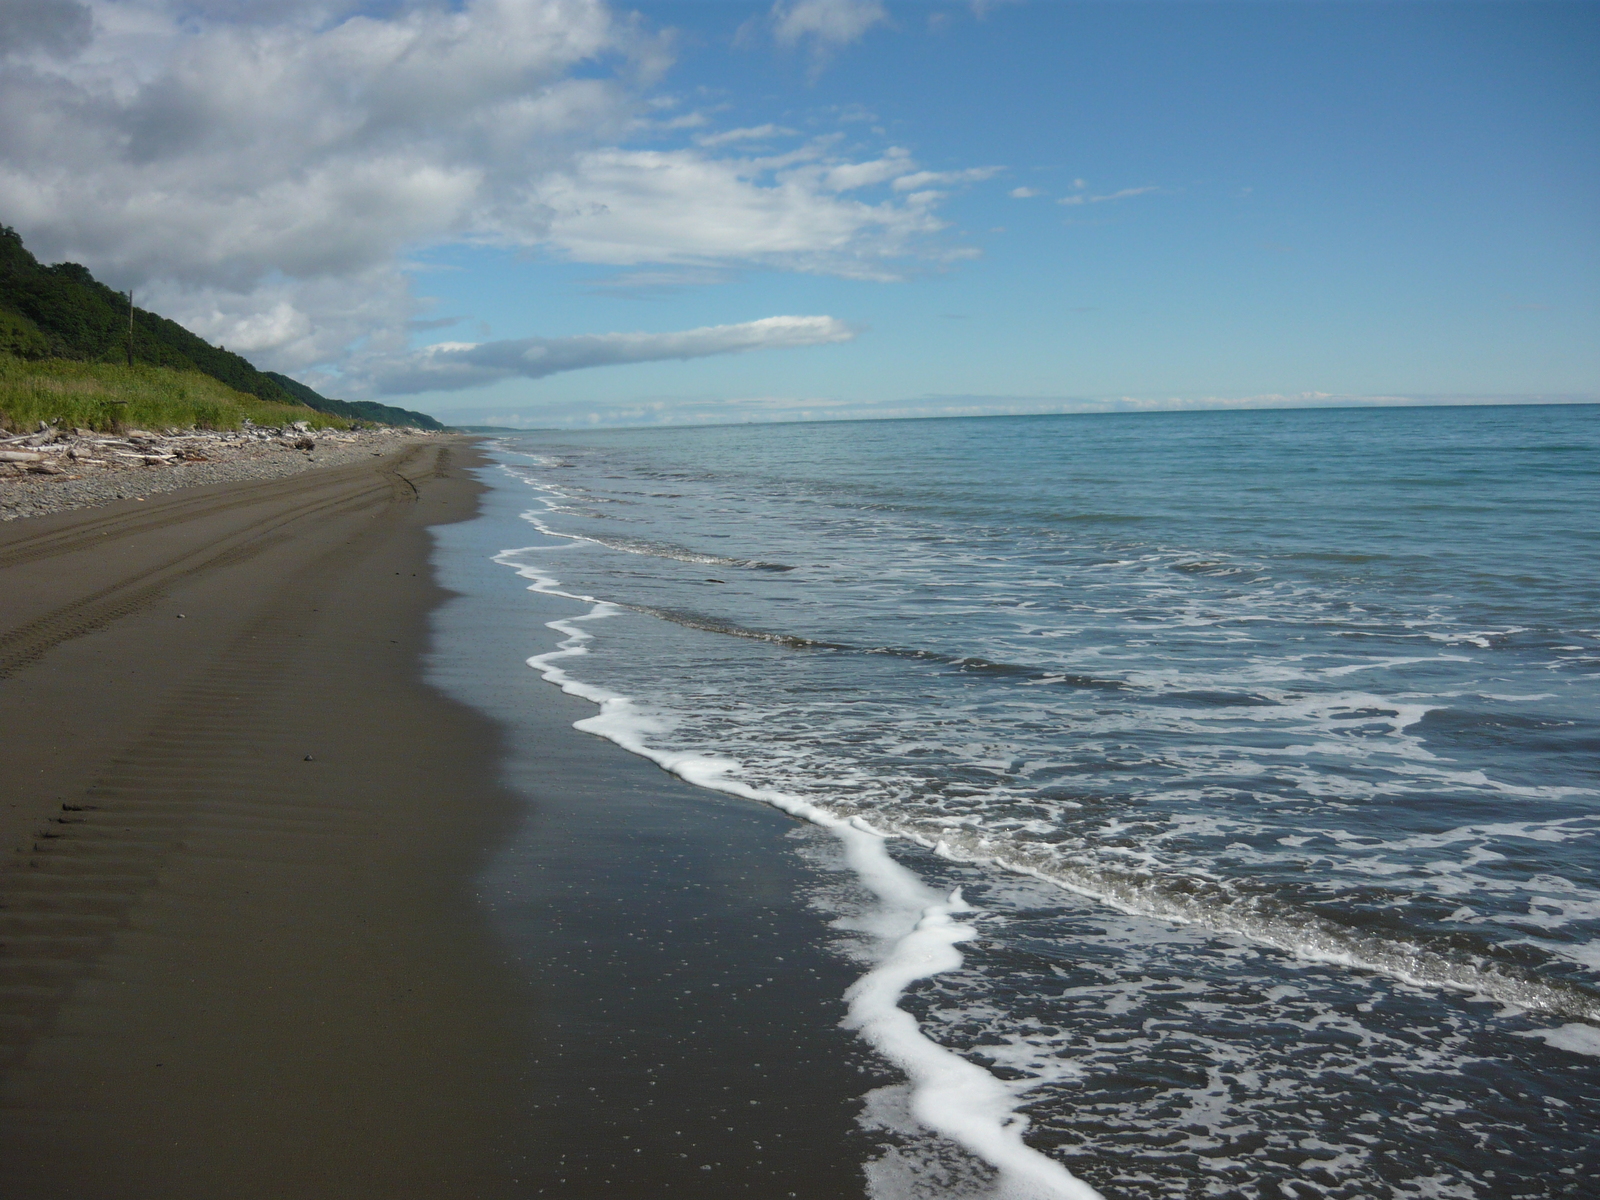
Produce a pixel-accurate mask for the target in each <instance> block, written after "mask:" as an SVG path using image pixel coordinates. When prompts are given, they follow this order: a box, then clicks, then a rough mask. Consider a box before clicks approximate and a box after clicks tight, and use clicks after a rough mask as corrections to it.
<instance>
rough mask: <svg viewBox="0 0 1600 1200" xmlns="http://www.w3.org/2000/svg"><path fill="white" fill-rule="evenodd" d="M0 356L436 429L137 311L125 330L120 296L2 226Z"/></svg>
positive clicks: (426, 420)
mask: <svg viewBox="0 0 1600 1200" xmlns="http://www.w3.org/2000/svg"><path fill="white" fill-rule="evenodd" d="M130 343H131V344H130ZM0 353H6V354H10V355H12V356H14V357H16V358H22V359H30V360H38V359H51V358H56V359H67V360H72V361H76V362H91V363H92V362H112V363H127V362H130V361H131V362H133V363H137V364H145V365H148V366H159V367H171V368H174V369H176V370H179V371H199V372H200V373H201V374H204V375H209V376H211V378H213V379H217V380H220V381H221V382H222V383H225V384H227V385H228V386H229V387H231V388H233V389H234V390H235V391H239V392H244V393H246V394H247V395H251V396H255V397H257V398H258V399H261V400H265V401H268V402H270V403H274V404H295V405H305V406H306V407H308V408H313V409H316V410H317V411H319V412H326V413H334V414H337V415H339V416H345V417H352V418H357V419H360V420H365V421H372V422H376V423H378V424H383V425H416V426H418V427H420V428H424V429H440V428H443V427H442V426H441V425H440V424H439V422H438V421H435V420H434V419H433V418H432V417H430V416H428V415H426V414H425V413H419V412H412V411H410V410H408V409H403V408H396V407H394V406H392V405H388V404H378V403H375V402H372V401H355V402H347V401H343V400H330V399H328V398H327V397H326V396H322V395H319V394H318V393H317V392H315V391H314V390H312V389H311V388H309V387H306V385H305V384H303V383H298V382H296V381H295V380H293V379H290V378H289V377H288V376H286V375H277V374H274V373H271V372H267V371H259V370H257V369H256V368H255V367H254V366H253V365H252V364H251V363H250V362H249V361H248V360H247V359H245V358H243V357H241V356H240V355H238V354H234V353H232V352H231V351H229V350H225V349H223V348H221V347H219V346H213V345H212V344H211V343H210V342H208V341H206V340H205V339H204V338H202V337H199V336H198V335H196V334H193V333H191V332H189V330H187V329H185V328H184V327H183V326H182V325H179V324H178V323H177V322H176V321H169V320H168V319H167V318H166V317H163V316H161V315H159V314H158V313H153V312H149V311H147V310H146V309H142V308H139V307H137V306H135V307H134V309H133V321H132V329H131V331H130V328H129V320H128V297H127V296H126V295H124V294H123V293H120V292H116V291H113V290H112V289H111V288H109V287H107V286H106V285H105V284H103V283H101V282H100V281H99V280H97V279H96V278H95V277H94V276H93V275H91V274H90V273H89V270H88V268H87V267H84V266H81V265H80V264H78V263H72V262H64V263H56V264H54V265H52V266H46V265H44V264H43V263H41V262H39V260H38V259H36V258H35V257H34V256H33V254H32V253H31V252H30V251H29V250H28V248H27V247H26V246H24V245H23V244H22V238H21V237H20V236H19V235H18V234H17V232H16V230H14V229H12V228H10V227H9V226H4V225H0Z"/></svg>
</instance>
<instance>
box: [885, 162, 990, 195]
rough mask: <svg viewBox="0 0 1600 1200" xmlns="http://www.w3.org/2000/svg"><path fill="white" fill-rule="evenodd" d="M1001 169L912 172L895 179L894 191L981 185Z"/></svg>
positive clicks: (974, 168) (979, 168)
mask: <svg viewBox="0 0 1600 1200" xmlns="http://www.w3.org/2000/svg"><path fill="white" fill-rule="evenodd" d="M1002 169H1003V168H1001V167H968V168H967V169H966V170H964V171H913V172H912V173H911V174H909V175H902V176H900V178H898V179H896V180H895V181H894V190H895V191H897V192H914V191H917V190H919V189H924V188H927V187H930V186H932V185H934V184H939V185H940V186H947V185H949V184H953V183H981V182H982V181H983V180H985V179H993V178H994V177H995V176H996V175H998V174H999V173H1000V172H1001V170H1002Z"/></svg>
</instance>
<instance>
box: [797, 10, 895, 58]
mask: <svg viewBox="0 0 1600 1200" xmlns="http://www.w3.org/2000/svg"><path fill="white" fill-rule="evenodd" d="M888 20H889V14H888V12H887V11H886V10H885V9H884V7H883V5H882V4H880V3H878V0H798V2H797V3H795V4H784V3H783V0H779V2H778V3H777V4H774V5H773V6H772V26H773V30H772V32H773V37H775V38H776V39H777V41H778V42H779V44H780V45H786V46H793V45H797V44H798V43H800V42H801V41H803V40H805V39H807V38H811V39H813V40H814V42H815V44H817V45H818V46H819V47H821V46H826V47H828V48H837V47H840V46H848V45H849V44H850V43H851V42H854V41H856V40H858V39H859V38H861V37H862V35H864V34H865V33H866V32H867V30H869V29H871V28H872V27H873V26H874V25H879V24H883V23H885V22H887V21H888Z"/></svg>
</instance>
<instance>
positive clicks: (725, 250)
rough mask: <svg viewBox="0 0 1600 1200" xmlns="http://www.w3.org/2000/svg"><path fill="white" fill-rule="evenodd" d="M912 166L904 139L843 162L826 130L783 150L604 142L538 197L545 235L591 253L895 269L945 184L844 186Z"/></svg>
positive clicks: (925, 226) (938, 225)
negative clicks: (897, 190)
mask: <svg viewBox="0 0 1600 1200" xmlns="http://www.w3.org/2000/svg"><path fill="white" fill-rule="evenodd" d="M914 166H915V163H914V162H913V161H912V160H911V158H910V156H909V154H908V153H907V152H906V151H905V150H902V149H899V148H891V149H890V150H889V151H888V152H887V153H886V154H885V155H884V156H883V157H881V158H878V159H872V160H868V161H865V162H837V161H834V160H832V159H831V158H829V157H828V155H827V153H826V147H825V145H824V144H823V143H820V142H819V143H813V144H812V145H810V146H809V147H807V148H805V149H803V150H801V151H797V152H795V153H793V154H788V155H782V156H777V157H774V158H734V157H728V158H713V157H709V156H707V155H705V154H703V153H701V152H699V151H693V150H620V149H605V150H595V151H590V152H588V153H586V154H583V155H580V156H578V157H577V159H576V160H575V161H574V162H573V163H572V165H571V166H570V167H568V168H566V169H563V170H558V171H553V172H551V173H550V174H549V175H548V176H547V177H546V178H545V179H543V180H541V181H540V182H539V183H538V184H537V185H536V186H535V187H534V188H533V189H532V190H531V192H530V199H531V202H532V203H533V204H535V205H537V206H538V208H539V209H540V211H541V212H542V213H543V214H544V218H545V221H546V227H545V230H544V237H543V240H544V242H545V243H546V244H547V245H549V246H550V247H552V248H553V249H555V250H556V251H558V252H559V253H561V254H563V255H565V256H566V257H568V258H571V259H574V260H577V261H581V262H591V263H608V264H612V265H615V266H636V265H639V264H641V263H667V264H676V265H684V266H708V267H711V266H733V265H738V264H751V265H760V266H771V267H780V268H785V269H789V270H797V271H809V272H828V273H831V274H837V275H844V276H849V277H855V278H862V279H892V278H897V277H898V274H899V272H898V270H897V269H896V267H895V266H894V263H893V260H895V259H897V258H899V257H901V256H903V255H906V254H907V253H909V252H910V250H911V247H912V244H913V243H914V242H915V241H916V240H917V239H918V238H919V237H923V236H926V235H929V234H933V233H936V232H937V231H938V230H941V229H943V228H944V227H945V223H944V222H943V221H942V220H940V219H939V218H938V217H937V216H936V215H935V214H934V212H933V211H932V205H933V203H934V202H935V201H937V200H938V199H939V195H938V194H937V193H927V192H924V193H912V194H910V195H904V196H900V197H898V198H895V197H889V198H885V199H882V200H879V201H878V202H876V203H873V202H870V201H867V200H863V199H859V198H855V197H851V196H847V195H845V193H848V192H855V191H859V190H861V189H863V188H867V187H872V186H875V185H878V184H883V183H888V182H890V181H892V180H895V179H898V178H900V177H903V176H905V175H907V174H908V173H909V172H910V169H911V168H913V167H914Z"/></svg>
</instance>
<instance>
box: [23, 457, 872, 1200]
mask: <svg viewBox="0 0 1600 1200" xmlns="http://www.w3.org/2000/svg"><path fill="white" fill-rule="evenodd" d="M475 460H476V454H475V452H474V451H473V449H472V446H471V443H470V442H468V441H465V440H461V441H455V442H441V441H433V442H430V443H426V444H423V445H419V446H416V447H413V448H412V449H410V450H408V451H405V452H402V453H400V454H397V455H393V456H390V457H387V458H383V459H378V458H374V459H372V461H371V462H370V463H365V464H359V465H355V466H349V467H330V468H327V469H324V470H318V471H313V472H308V473H306V474H304V475H300V476H296V477H294V478H292V479H284V480H275V481H271V482H267V483H253V484H230V485H222V486H217V487H207V488H196V489H189V490H186V491H182V492H176V493H172V494H170V495H166V496H161V497H152V498H150V499H148V500H146V501H142V502H139V501H128V502H125V503H122V504H118V505H112V506H108V507H105V508H100V509H93V510H84V511H76V512H70V513H60V514H56V515H53V516H48V517H42V518H37V519H32V520H27V521H18V522H13V523H11V524H9V525H7V526H5V527H3V528H0V597H3V601H0V729H3V730H4V731H5V733H4V745H5V749H4V753H3V756H0V780H3V789H0V852H3V854H4V859H3V860H0V955H3V956H0V1163H4V1176H5V1181H6V1185H7V1187H6V1190H7V1193H8V1194H15V1195H19V1196H28V1197H30V1198H37V1200H57V1198H61V1200H65V1198H67V1197H72V1198H74V1200H101V1198H105V1200H111V1198H113V1197H115V1198H117V1200H143V1198H146V1197H149V1198H155V1197H175V1196H182V1197H197V1198H201V1197H228V1198H230V1200H232V1198H240V1200H246V1198H248V1200H254V1198H256V1197H261V1198H263V1200H265V1198H267V1197H273V1198H283V1197H295V1198H297V1200H298V1198H319V1197H330V1198H331V1197H346V1198H357V1197H411V1196H416V1197H429V1198H441V1200H447V1198H450V1197H500V1196H538V1195H544V1196H568V1197H590V1196H595V1197H598V1196H607V1197H611V1196H655V1195H723V1194H732V1195H754V1196H776V1197H785V1196H797V1197H805V1198H815V1200H824V1198H832V1197H853V1196H860V1195H861V1194H862V1178H861V1162H862V1160H863V1158H864V1157H865V1156H866V1155H867V1154H868V1152H869V1150H870V1147H868V1146H867V1145H866V1141H865V1138H864V1135H862V1134H860V1133H859V1132H858V1131H857V1130H856V1127H855V1115H856V1113H857V1112H858V1111H859V1108H860V1097H861V1095H862V1093H863V1092H864V1091H866V1090H867V1089H868V1088H869V1087H871V1086H873V1085H874V1084H875V1083H878V1082H884V1081H885V1080H884V1079H883V1077H882V1076H881V1074H880V1073H879V1069H878V1068H877V1067H875V1066H874V1065H873V1063H872V1062H871V1061H870V1060H869V1059H868V1058H867V1056H865V1055H864V1054H863V1053H862V1052H861V1051H860V1050H859V1048H858V1047H857V1045H856V1043H855V1042H854V1040H853V1039H852V1038H851V1037H850V1035H848V1034H846V1033H844V1032H843V1031H842V1030H840V1029H839V1028H838V1025H837V1022H838V1019H839V1017H840V1015H841V1014H842V1012H843V1004H842V999H841V997H842V993H843V991H844V989H845V987H846V986H848V984H849V982H850V980H851V979H852V978H853V976H854V974H855V971H854V969H853V968H852V967H851V966H850V965H849V964H848V963H846V962H843V961H841V960H840V959H839V958H837V957H836V956H834V955H832V954H830V953H828V952H827V950H826V949H825V946H824V941H825V937H826V930H825V926H824V924H823V918H822V917H820V916H818V915H817V914H816V913H814V912H811V911H809V910H807V908H806V906H805V903H804V896H805V894H806V890H807V889H808V888H811V887H815V886H817V885H818V883H819V880H818V878H817V877H816V874H815V872H814V871H811V870H810V869H809V868H807V867H806V866H805V865H804V864H803V863H802V862H801V861H800V859H798V858H797V857H796V856H795V855H793V854H792V853H790V851H789V849H788V846H789V844H790V843H789V839H790V838H792V837H793V836H797V835H798V836H802V837H804V836H818V835H807V834H806V833H805V832H804V831H802V830H800V829H799V827H797V826H796V825H795V824H794V823H793V822H791V821H790V820H789V819H788V818H785V817H783V816H781V815H779V814H777V813H776V812H772V811H770V810H766V809H762V808H760V807H759V806H755V805H748V804H744V803H742V802H737V801H731V800H729V799H727V798H725V797H720V796H716V795H713V794H710V793H706V792H702V791H699V790H698V789H694V788H692V787H689V786H688V785H686V784H683V783H681V782H679V781H677V780H674V779H672V778H671V777H669V776H667V775H665V774H664V773H662V772H660V771H658V770H657V769H656V768H655V767H653V766H651V765H650V764H649V763H647V762H645V761H643V760H641V759H636V758H633V757H631V756H629V755H627V754H625V753H623V752H622V751H620V750H618V749H617V748H616V747H613V746H610V745H609V744H607V743H603V742H600V741H599V740H597V739H594V738H590V737H587V736H585V735H582V734H579V733H577V732H575V731H573V730H572V729H571V728H570V725H571V722H572V721H573V720H575V719H577V718H579V717H582V716H586V715H588V713H589V711H590V709H589V708H588V706H585V705H582V704H581V703H580V702H578V701H575V700H572V699H571V698H569V697H565V696H562V695H560V694H559V693H558V692H556V691H555V689H553V688H550V687H549V686H548V685H546V684H544V683H543V682H542V681H540V680H539V679H538V677H537V676H536V675H535V674H534V673H533V672H532V671H531V670H530V669H528V668H527V667H525V666H523V665H522V662H521V659H522V657H524V656H525V655H526V654H528V653H535V652H537V651H538V650H540V649H548V642H549V634H548V631H546V630H543V628H542V625H541V624H540V622H539V620H538V619H534V618H535V617H536V616H537V614H536V613H534V612H533V611H531V610H529V609H528V608H527V604H528V600H529V598H528V596H527V594H526V593H525V592H524V591H523V588H522V585H521V583H520V581H518V580H517V579H516V577H515V576H513V575H512V574H511V573H510V572H509V571H507V572H505V573H504V575H503V577H498V578H497V577H494V576H492V575H490V576H485V577H484V578H487V579H490V580H491V581H492V582H490V583H487V584H481V585H480V586H479V588H478V594H475V595H461V596H456V597H455V598H453V599H452V598H451V595H452V594H451V593H450V592H448V591H446V590H444V589H443V588H441V587H440V586H439V585H438V584H437V583H436V582H435V580H434V577H433V573H432V571H431V570H430V567H429V561H430V558H429V556H430V551H431V549H432V540H431V533H430V531H433V532H442V533H443V536H444V537H445V542H446V545H445V548H444V551H443V553H444V558H445V560H446V566H447V568H448V563H449V557H450V554H451V553H452V552H453V553H455V554H456V555H457V558H458V560H460V557H461V556H462V555H465V556H466V557H467V558H471V557H472V556H473V555H474V554H476V553H477V552H478V550H479V549H481V548H478V547H474V546H472V545H471V544H470V538H466V537H465V534H464V532H463V536H462V537H456V536H455V535H456V534H457V533H458V531H466V530H469V529H471V528H473V527H472V526H471V525H466V524H458V523H460V522H465V521H467V519H468V518H470V517H471V516H473V515H474V514H475V513H476V512H477V510H478V504H479V503H480V499H481V494H482V489H481V488H480V487H479V485H478V484H477V483H476V482H475V481H474V480H473V478H472V477H471V476H470V475H469V474H468V473H467V471H466V469H465V468H466V467H467V466H469V465H470V464H471V463H472V462H474V461H475ZM452 539H454V541H453V545H454V549H453V551H452V549H451V547H452ZM464 539H465V540H464ZM446 575H447V576H448V575H449V571H448V569H447V570H446ZM464 578H465V577H462V578H460V579H454V580H450V579H448V578H447V582H451V583H452V584H453V585H460V586H465V583H464ZM447 601H448V603H446V602H447ZM441 606H442V607H441ZM180 614H181V615H180ZM552 615H554V614H552ZM543 619H549V616H548V615H547V616H544V617H543ZM508 629H520V630H523V631H525V642H526V644H525V645H523V646H517V645H507V644H504V640H503V634H504V632H505V631H506V630H508ZM486 630H490V631H493V632H494V633H495V634H496V636H495V637H486V636H484V634H485V631H486ZM430 646H433V647H434V648H435V649H434V653H433V656H432V657H433V662H434V668H433V672H432V675H431V680H432V682H431V683H430V681H429V678H425V676H424V673H423V670H422V663H423V660H424V658H425V656H426V653H427V651H428V648H429V647H430ZM441 689H442V690H441ZM463 700H466V701H469V702H470V703H463V702H462V701H463Z"/></svg>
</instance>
